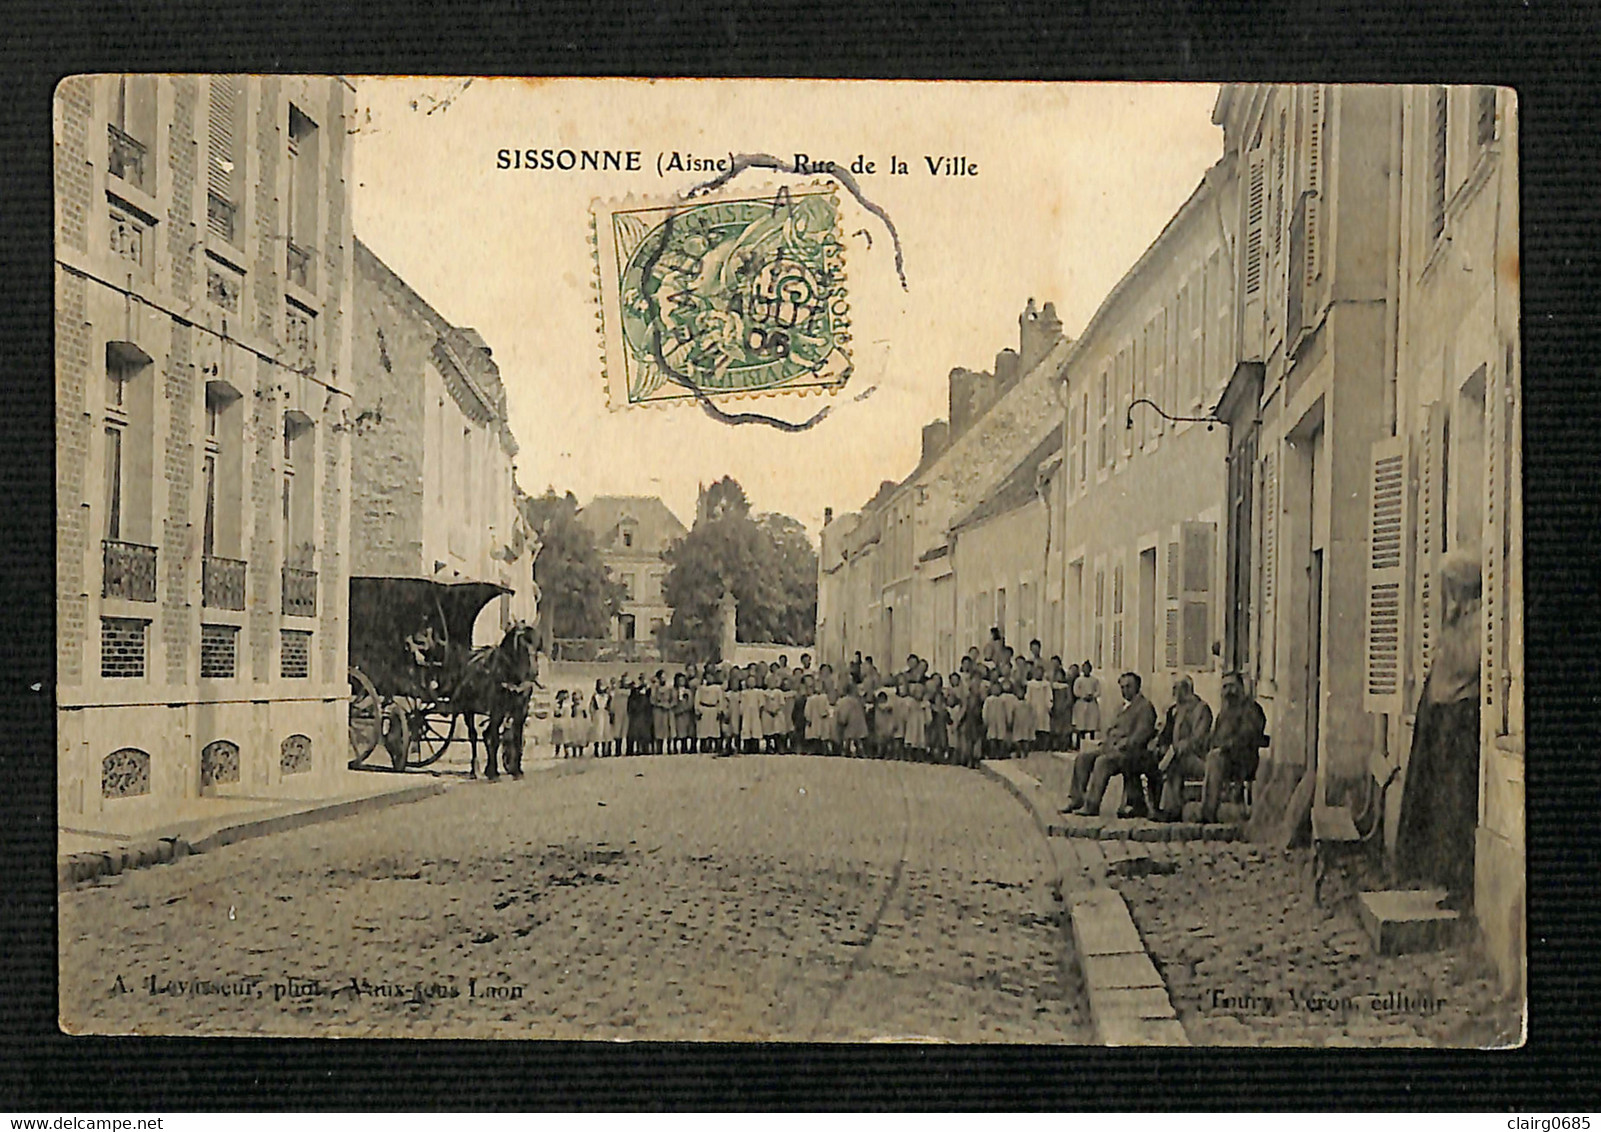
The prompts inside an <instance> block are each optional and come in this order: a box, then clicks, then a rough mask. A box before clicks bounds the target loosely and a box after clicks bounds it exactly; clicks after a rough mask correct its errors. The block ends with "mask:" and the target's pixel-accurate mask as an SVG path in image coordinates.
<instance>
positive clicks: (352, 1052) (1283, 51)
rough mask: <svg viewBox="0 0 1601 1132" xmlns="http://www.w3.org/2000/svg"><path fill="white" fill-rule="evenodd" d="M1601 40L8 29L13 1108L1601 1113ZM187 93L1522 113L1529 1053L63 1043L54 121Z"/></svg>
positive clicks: (1414, 14)
mask: <svg viewBox="0 0 1601 1132" xmlns="http://www.w3.org/2000/svg"><path fill="white" fill-rule="evenodd" d="M1598 12H1601V9H1598V7H1597V6H1596V5H1594V4H1591V3H1585V2H1572V3H1566V4H1561V5H1558V4H1555V3H1530V2H1521V0H1520V2H1515V3H1497V4H1474V5H1463V4H1435V3H1430V4H1422V3H1405V4H1394V5H1391V6H1387V7H1380V6H1378V5H1365V4H1345V3H1335V4H1328V5H1315V4H1310V3H1305V2H1291V3H1279V4H1277V5H1274V6H1272V7H1267V6H1263V7H1260V8H1258V7H1255V6H1252V5H1248V4H1245V3H1242V2H1240V0H1226V2H1222V3H1201V2H1193V3H1185V2H1183V0H1177V2H1169V3H1123V4H1113V3H1110V2H1107V0H1102V2H1099V3H1091V2H1089V0H1068V2H1063V3H1056V4H1033V3H1029V4H1025V3H1012V4H975V3H969V4H964V5H962V6H961V8H960V10H953V9H948V8H943V7H930V6H924V5H915V6H914V5H912V4H905V3H902V4H883V5H879V4H870V3H863V2H859V0H851V2H847V3H842V2H839V0H826V2H824V3H813V4H805V5H798V4H792V5H780V4H769V5H761V6H725V5H716V6H711V5H708V6H696V5H689V4H685V3H664V4H645V3H634V4H626V5H623V4H616V5H613V4H604V3H598V2H591V0H564V2H558V3H547V4H542V5H537V6H532V5H525V4H515V3H505V2H501V3H486V4H473V5H440V4H435V5H422V4H400V3H394V4H390V3H385V4H378V3H358V4H350V5H346V6H343V7H336V6H335V5H334V4H332V3H326V2H319V3H301V4H291V3H274V2H272V0H259V2H257V3H253V4H250V5H248V6H246V5H242V4H236V3H228V4H221V3H205V4H201V3H195V2H193V0H186V2H183V3H176V4H167V5H137V6H136V5H133V4H130V3H127V2H126V0H100V2H98V3H85V2H82V0H69V2H66V3H59V2H58V3H54V4H47V3H45V2H44V0H34V2H33V4H31V5H30V6H27V7H24V6H21V5H18V4H15V3H11V4H7V5H6V6H5V11H4V13H3V19H4V21H5V22H4V31H3V35H0V60H3V63H4V66H3V68H0V70H3V74H0V90H3V96H0V123H3V124H0V154H3V156H4V167H3V170H4V171H3V174H0V185H3V193H4V195H3V196H0V202H3V203H0V223H3V225H4V228H3V235H0V256H3V257H4V270H3V271H0V320H3V322H0V325H3V338H0V351H3V353H0V357H3V363H0V364H3V371H0V372H3V378H0V454H3V455H0V516H3V522H4V527H3V531H0V546H3V547H4V553H3V555H0V559H3V562H4V571H5V572H4V575H3V583H4V588H3V590H0V601H3V603H4V605H3V610H4V616H3V621H0V624H3V626H4V631H3V633H0V658H3V661H4V663H3V666H0V687H3V689H4V691H3V699H0V723H3V725H4V726H3V730H0V798H3V805H4V810H3V821H0V836H3V839H4V841H3V849H0V852H3V854H4V855H3V857H0V867H3V870H4V881H3V882H0V965H3V967H0V1110H4V1109H12V1110H16V1111H28V1110H34V1111H35V1112H37V1114H39V1115H44V1114H45V1113H47V1112H48V1113H50V1114H52V1115H53V1114H54V1113H56V1112H62V1111H79V1112H83V1111H107V1110H123V1111H139V1110H145V1111H163V1110H164V1111H185V1110H195V1109H210V1110H219V1109H222V1110H226V1109H233V1108H264V1109H266V1108H271V1109H285V1108H289V1109H293V1108H305V1109H329V1108H339V1109H352V1108H354V1109H408V1110H410V1109H430V1108H448V1109H461V1108H478V1107H482V1108H509V1109H536V1108H562V1109H571V1108H607V1109H616V1108H646V1109H683V1108H740V1109H750V1108H758V1109H759V1108H823V1109H861V1108H891V1109H907V1108H913V1109H916V1108H988V1109H1025V1108H1026V1109H1034V1108H1059V1109H1093V1110H1106V1109H1120V1108H1140V1109H1171V1108H1181V1109H1186V1108H1201V1109H1213V1108H1217V1109H1237V1108H1245V1109H1259V1108H1262V1109H1278V1110H1291V1111H1297V1110H1299V1111H1304V1110H1328V1109H1347V1108H1349V1109H1369V1110H1392V1109H1407V1108H1427V1109H1444V1110H1481V1109H1501V1110H1506V1109H1513V1108H1515V1109H1517V1110H1518V1111H1520V1112H1523V1113H1536V1112H1544V1113H1553V1112H1562V1111H1564V1110H1566V1111H1569V1112H1571V1111H1574V1110H1581V1109H1592V1110H1593V1109H1596V1108H1601V1103H1598V1092H1601V1089H1598V1085H1597V1081H1598V1079H1601V1058H1598V1056H1597V1052H1596V1041H1595V1036H1596V1032H1597V1027H1596V1023H1595V1018H1596V1013H1597V1012H1596V1007H1595V1003H1596V1000H1597V997H1598V996H1597V990H1598V987H1597V980H1596V967H1595V953H1596V947H1595V944H1596V940H1597V936H1598V935H1601V912H1598V906H1601V905H1598V902H1597V900H1596V898H1595V887H1596V880H1597V876H1598V865H1601V854H1598V843H1597V827H1598V824H1601V820H1598V809H1601V807H1598V805H1597V803H1598V801H1601V796H1598V795H1601V792H1598V790H1597V785H1598V776H1597V765H1598V758H1597V754H1598V752H1597V730H1596V726H1595V724H1596V711H1595V706H1596V702H1597V699H1598V696H1601V692H1598V680H1597V675H1598V674H1597V667H1598V664H1597V660H1598V657H1601V647H1598V646H1601V632H1598V618H1597V616H1596V615H1597V612H1598V609H1597V607H1598V605H1601V514H1598V510H1601V508H1598V492H1597V486H1596V485H1597V482H1598V480H1601V465H1598V462H1597V459H1596V457H1597V451H1596V449H1597V440H1598V428H1597V426H1598V423H1601V422H1598V407H1601V406H1598V403H1597V389H1596V386H1597V382H1598V375H1597V373H1596V368H1595V365H1594V363H1593V357H1594V353H1595V346H1596V323H1597V312H1598V309H1601V291H1598V287H1597V284H1598V282H1601V280H1598V279H1597V274H1598V270H1597V263H1596V256H1595V248H1594V247H1593V246H1592V245H1593V241H1594V233H1595V232H1596V231H1597V215H1596V203H1595V202H1596V196H1597V192H1598V186H1601V178H1598V173H1601V169H1598V166H1601V161H1598V145H1601V121H1598V115H1597V104H1598V101H1601V99H1598V92H1597V90H1596V88H1595V86H1594V79H1595V73H1596V70H1597V63H1596V56H1597V54H1598V51H1597V45H1598V44H1601V34H1598V32H1601V27H1598V24H1601V21H1598V19H1597V16H1598ZM171 70H178V71H284V72H337V73H343V74H352V75H355V74H365V73H410V74H548V75H660V76H668V75H728V76H743V75H767V76H815V77H825V76H837V77H857V78H892V77H904V78H968V79H1133V78H1139V79H1165V80H1193V81H1209V82H1219V81H1244V80H1250V81H1277V82H1309V81H1322V82H1452V83H1457V82H1469V83H1496V84H1502V85H1511V86H1514V87H1516V88H1517V90H1518V95H1519V110H1520V114H1521V121H1520V124H1519V131H1520V135H1521V138H1522V142H1523V147H1524V149H1523V152H1522V154H1521V161H1522V189H1523V203H1522V226H1523V227H1522V238H1523V266H1524V273H1523V302H1524V321H1523V329H1524V335H1525V345H1524V353H1523V358H1524V385H1525V392H1526V398H1525V413H1524V419H1525V428H1526V439H1525V445H1524V468H1525V476H1526V483H1525V495H1524V505H1525V512H1526V518H1525V547H1524V555H1525V563H1526V570H1525V577H1526V579H1527V591H1528V592H1527V595H1526V601H1527V628H1526V633H1527V645H1528V648H1527V652H1528V674H1527V675H1528V713H1527V714H1528V720H1529V735H1528V763H1527V776H1528V783H1527V786H1528V829H1529V845H1528V851H1529V853H1528V863H1529V864H1528V867H1529V873H1528V876H1529V901H1528V916H1529V925H1528V940H1529V979H1528V982H1529V1014H1530V1019H1531V1021H1530V1026H1529V1042H1528V1045H1527V1046H1526V1047H1525V1048H1523V1049H1522V1050H1518V1051H1510V1052H1496V1053H1484V1052H1478V1051H1462V1052H1448V1051H1421V1052H1414V1051H1398V1050H1390V1049H1384V1050H1374V1051H1357V1050H1342V1051H1339V1052H1338V1053H1337V1054H1336V1053H1335V1052H1333V1051H1321V1050H1319V1051H1306V1052H1304V1053H1297V1052H1295V1051H1265V1052H1264V1051H1252V1050H1196V1051H1189V1050H1185V1051H1176V1052H1163V1051H1119V1050H1102V1049H1088V1050H1086V1049H1060V1050H1059V1049H1037V1048H1030V1047H1021V1048H1020V1047H1005V1046H1001V1047H995V1046H991V1047H983V1048H955V1047H944V1048H941V1047H935V1048H923V1047H911V1048H907V1047H895V1046H871V1047H859V1046H758V1045H751V1046H735V1047H730V1046H664V1045H644V1044H639V1045H630V1046H613V1045H598V1044H597V1045H580V1044H535V1043H527V1044H511V1043H469V1042H412V1041H389V1042H366V1041H340V1042H331V1041H265V1040H263V1041H246V1040H223V1039H210V1040H206V1041H204V1042H201V1041H194V1040H184V1039H177V1038H170V1039H168V1038H164V1039H155V1038H149V1039H136V1040H134V1039H92V1038H68V1037H65V1036H63V1035H62V1034H60V1033H59V1032H58V1031H57V1029H56V1025H55V1017H56V999H55V972H56V932H55V875H54V867H53V863H54V853H55V814H54V805H55V761H56V760H55V755H54V748H55V741H54V703H53V698H52V697H53V686H54V654H53V647H54V646H53V641H54V625H53V617H54V586H53V580H52V579H53V569H54V549H53V545H54V544H53V539H54V504H53V486H54V481H53V466H54V405H53V396H54V380H53V362H52V343H51V302H52V297H53V282H52V270H51V216H52V199H51V129H50V113H51V91H52V88H53V87H54V85H55V83H56V81H57V80H58V79H59V78H60V77H61V76H63V75H66V74H72V73H79V72H90V71H171ZM1130 144H1131V145H1133V144H1138V139H1132V138H1131V139H1130ZM418 160H420V161H425V160H428V156H427V155H426V154H419V155H418ZM997 254H1004V249H997Z"/></svg>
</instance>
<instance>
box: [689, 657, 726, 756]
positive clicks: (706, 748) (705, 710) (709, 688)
mask: <svg viewBox="0 0 1601 1132" xmlns="http://www.w3.org/2000/svg"><path fill="white" fill-rule="evenodd" d="M722 710H723V689H722V687H721V686H719V685H718V684H717V683H716V680H715V678H714V677H712V676H710V675H708V676H707V677H706V679H705V681H704V682H703V683H702V684H701V686H700V687H699V688H696V689H695V738H696V740H697V741H698V742H699V744H700V753H701V754H703V755H704V754H708V753H710V752H713V751H715V750H716V749H717V740H718V739H719V738H720V732H719V730H718V719H717V715H718V713H719V712H720V711H722Z"/></svg>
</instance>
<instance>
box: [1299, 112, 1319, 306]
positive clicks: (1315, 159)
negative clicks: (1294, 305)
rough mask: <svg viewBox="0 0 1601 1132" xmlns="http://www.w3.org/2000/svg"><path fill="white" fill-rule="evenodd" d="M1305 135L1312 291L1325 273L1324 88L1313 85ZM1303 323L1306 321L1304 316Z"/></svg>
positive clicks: (1308, 263)
mask: <svg viewBox="0 0 1601 1132" xmlns="http://www.w3.org/2000/svg"><path fill="white" fill-rule="evenodd" d="M1308 100H1309V103H1310V105H1309V107H1308V113H1307V136H1306V190H1307V197H1306V264H1305V269H1306V289H1307V291H1308V293H1310V292H1311V289H1312V285H1313V284H1314V283H1315V282H1316V281H1317V277H1318V273H1319V272H1321V271H1322V270H1323V263H1322V260H1321V258H1320V257H1321V255H1322V251H1323V244H1322V239H1321V234H1320V233H1319V231H1318V227H1319V224H1318V221H1319V216H1318V202H1319V200H1320V199H1321V198H1322V193H1323V88H1322V87H1321V86H1313V87H1312V90H1311V92H1310V94H1309V96H1308ZM1302 320H1303V321H1307V319H1306V316H1305V314H1303V315H1302Z"/></svg>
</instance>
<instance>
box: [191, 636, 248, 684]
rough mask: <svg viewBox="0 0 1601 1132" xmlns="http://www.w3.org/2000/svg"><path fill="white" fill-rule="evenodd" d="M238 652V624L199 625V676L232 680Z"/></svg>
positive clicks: (207, 678) (203, 678)
mask: <svg viewBox="0 0 1601 1132" xmlns="http://www.w3.org/2000/svg"><path fill="white" fill-rule="evenodd" d="M238 653H239V628H238V626H236V625H202V626H200V678H201V679H202V680H232V679H233V678H234V674H235V671H236V668H237V662H238Z"/></svg>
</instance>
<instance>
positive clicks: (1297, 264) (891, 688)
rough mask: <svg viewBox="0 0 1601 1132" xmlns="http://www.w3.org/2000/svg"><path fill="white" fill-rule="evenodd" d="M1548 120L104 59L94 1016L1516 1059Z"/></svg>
mask: <svg viewBox="0 0 1601 1132" xmlns="http://www.w3.org/2000/svg"><path fill="white" fill-rule="evenodd" d="M1518 123H1519V114H1518V96H1517V93H1516V92H1515V91H1514V90H1513V89H1511V88H1508V87H1499V86H1491V85H1482V86H1470V85H1439V86H1436V85H1371V84H1370V85H1344V84H1328V83H1325V84H1266V83H1225V84H1223V85H1218V84H1215V83H1212V84H1203V83H1072V82H956V81H947V82H917V81H909V80H817V79H642V78H632V79H630V78H560V79H551V78H542V79H514V78H496V77H467V76H462V77H418V78H404V77H364V76H360V75H352V76H331V75H258V74H207V73H197V74H156V73H133V74H77V75H71V76H69V77H67V78H65V79H63V80H62V81H61V82H60V83H59V85H58V86H57V87H56V89H55V93H54V97H53V128H54V196H55V218H54V230H53V234H54V263H53V265H52V267H53V276H54V288H55V291H54V317H55V325H54V335H55V337H54V350H55V356H54V362H55V464H56V468H55V489H56V497H55V577H56V582H55V642H54V644H55V664H56V671H55V729H56V735H57V749H56V801H57V829H56V847H57V857H56V881H57V889H58V894H57V899H58V909H57V916H58V919H57V924H58V943H59V956H58V957H59V1004H58V1010H59V1014H58V1024H59V1026H60V1028H61V1030H63V1031H64V1032H66V1033H67V1034H70V1035H104V1036H134V1035H141V1036H160V1037H172V1036H183V1037H207V1036H217V1037H235V1036H251V1037H274V1038H323V1037H367V1038H484V1039H523V1040H527V1039H534V1040H562V1041H574V1040H577V1041H601V1042H615V1041H642V1042H727V1041H733V1042H809V1043H867V1042H890V1043H960V1044H973V1043H1001V1044H1008V1045H1014V1046H1015V1045H1030V1046H1038V1045H1047V1046H1141V1047H1143V1046H1161V1047H1212V1046H1230V1047H1244V1046H1250V1047H1316V1048H1335V1047H1420V1048H1455V1049H1483V1050H1511V1049H1516V1048H1518V1047H1520V1046H1522V1045H1523V1044H1524V1042H1525V1040H1526V1035H1527V1031H1528V1027H1529V1024H1530V1020H1529V1018H1528V1017H1527V1012H1526V1007H1525V994H1526V978H1525V970H1526V931H1525V905H1526V896H1525V892H1526V881H1525V873H1526V867H1525V862H1526V852H1525V822H1524V744H1525V721H1524V703H1525V690H1524V644H1523V642H1524V575H1523V554H1522V547H1523V458H1522V437H1523V391H1522V379H1521V374H1522V360H1521V357H1522V355H1521V351H1522V340H1521V336H1520V321H1519V320H1520V310H1521V301H1522V300H1521V297H1520V288H1521V276H1520V255H1519V248H1520V240H1519V201H1520V195H1519V165H1518V152H1519V151H1518ZM1531 128H1532V127H1531ZM43 757H45V758H46V759H48V755H47V754H46V755H44V756H43ZM491 1056H492V1055H491ZM1332 1056H1333V1055H1331V1057H1332ZM1495 1056H1504V1055H1495Z"/></svg>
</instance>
